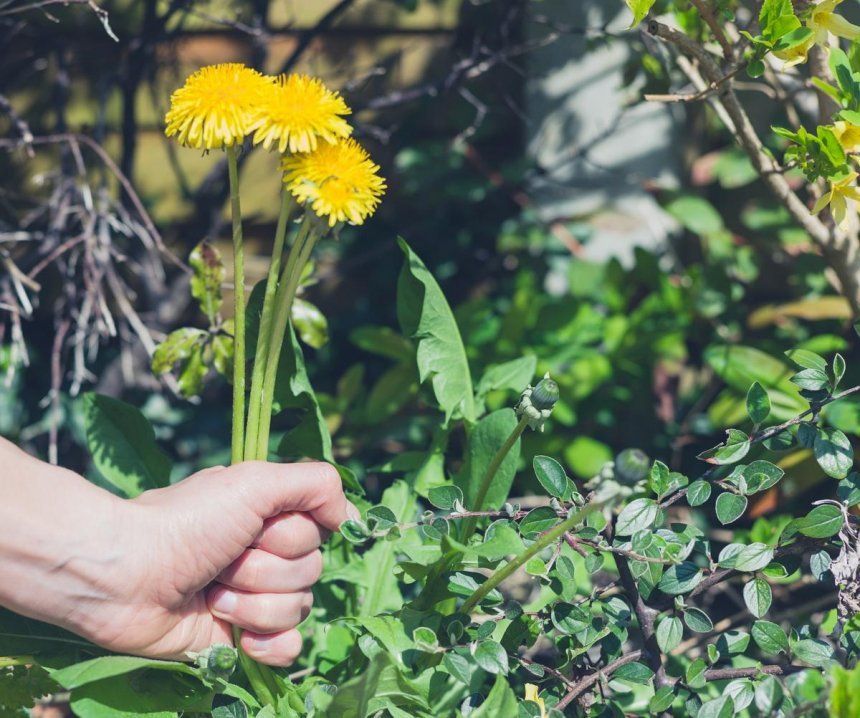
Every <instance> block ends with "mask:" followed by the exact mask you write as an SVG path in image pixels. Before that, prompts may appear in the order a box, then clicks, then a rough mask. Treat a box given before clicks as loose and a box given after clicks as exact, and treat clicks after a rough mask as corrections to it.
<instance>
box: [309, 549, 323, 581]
mask: <svg viewBox="0 0 860 718" xmlns="http://www.w3.org/2000/svg"><path fill="white" fill-rule="evenodd" d="M308 563H309V570H308V572H309V574H310V578H311V582H312V583H316V582H317V581H318V580H319V577H320V576H322V572H323V555H322V551H319V550H317V551H312V552H311V553H310V554H308Z"/></svg>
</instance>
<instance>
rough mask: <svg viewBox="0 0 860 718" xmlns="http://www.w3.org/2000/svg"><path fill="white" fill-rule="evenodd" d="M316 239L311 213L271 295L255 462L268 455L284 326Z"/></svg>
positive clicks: (303, 224) (300, 229) (286, 323)
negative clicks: (269, 337) (271, 309)
mask: <svg viewBox="0 0 860 718" xmlns="http://www.w3.org/2000/svg"><path fill="white" fill-rule="evenodd" d="M318 238H319V234H318V233H317V231H316V229H315V228H314V226H313V219H312V217H311V213H308V214H305V218H304V220H303V222H302V226H301V227H300V228H299V232H298V235H297V236H296V240H295V242H294V243H293V248H292V250H291V251H290V257H289V259H288V260H287V266H285V267H284V272H283V275H282V277H281V281H280V282H279V284H278V292H277V294H276V296H275V308H274V316H273V318H272V334H271V339H270V342H269V351H268V353H267V355H266V366H265V371H264V375H263V391H262V396H261V403H260V416H259V423H258V425H257V426H258V428H257V448H256V454H255V456H254V458H256V459H260V460H265V459H266V458H267V457H268V455H269V429H270V427H271V424H272V403H273V400H274V395H275V382H276V381H277V378H278V362H279V360H280V358H281V349H282V348H283V344H284V337H285V336H286V333H287V326H289V323H290V313H291V311H292V308H293V299H295V296H296V291H297V290H298V288H299V282H300V281H301V277H302V272H303V271H304V268H305V265H306V264H307V262H308V259H310V256H311V252H312V251H313V248H314V245H315V244H316V242H317V239H318Z"/></svg>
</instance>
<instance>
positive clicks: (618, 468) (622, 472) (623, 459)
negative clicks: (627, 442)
mask: <svg viewBox="0 0 860 718" xmlns="http://www.w3.org/2000/svg"><path fill="white" fill-rule="evenodd" d="M650 466H651V460H650V459H649V458H648V455H647V454H646V453H645V452H644V451H642V450H641V449H624V451H622V452H621V453H620V454H618V456H616V457H615V474H616V476H617V478H618V479H619V480H620V481H621V482H622V483H625V484H635V483H636V482H637V481H642V479H644V478H645V477H646V476H647V475H648V469H649V468H650Z"/></svg>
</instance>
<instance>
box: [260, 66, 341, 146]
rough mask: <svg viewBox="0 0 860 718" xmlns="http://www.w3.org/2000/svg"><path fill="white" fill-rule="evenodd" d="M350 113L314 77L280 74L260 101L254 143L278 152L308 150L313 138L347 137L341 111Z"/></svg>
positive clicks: (331, 138) (330, 141)
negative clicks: (261, 101)
mask: <svg viewBox="0 0 860 718" xmlns="http://www.w3.org/2000/svg"><path fill="white" fill-rule="evenodd" d="M349 113H350V109H349V107H347V105H346V102H344V100H343V98H342V97H341V96H340V94H338V93H337V92H332V91H331V90H329V89H328V88H327V87H326V86H325V85H324V84H323V83H322V82H320V81H319V80H318V79H316V78H315V77H308V76H307V75H281V76H280V77H278V79H277V80H276V81H275V82H274V86H273V90H272V91H271V92H269V93H268V94H267V95H266V98H265V100H264V101H263V103H262V104H261V105H260V111H259V115H258V117H257V120H256V121H255V123H254V129H255V130H256V132H255V133H254V144H262V145H263V147H265V148H266V149H269V148H270V147H272V146H276V147H277V148H278V152H281V153H283V152H286V151H287V149H289V151H290V152H311V151H313V150H315V149H316V148H317V140H318V139H323V140H325V141H326V142H328V143H330V144H334V143H336V142H337V141H338V140H340V139H342V138H344V137H349V136H350V134H352V128H351V127H350V126H349V123H347V121H346V120H345V119H343V117H341V115H348V114H349Z"/></svg>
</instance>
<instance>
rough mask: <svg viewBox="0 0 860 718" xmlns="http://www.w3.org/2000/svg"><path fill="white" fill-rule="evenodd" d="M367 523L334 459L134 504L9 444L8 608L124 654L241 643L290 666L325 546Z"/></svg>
mask: <svg viewBox="0 0 860 718" xmlns="http://www.w3.org/2000/svg"><path fill="white" fill-rule="evenodd" d="M356 515H357V512H356V509H355V507H353V506H352V505H351V504H350V503H349V502H348V501H347V500H346V498H345V497H344V494H343V491H342V489H341V482H340V478H339V477H338V475H337V472H336V471H335V470H334V469H333V468H332V467H331V466H329V465H328V464H323V463H300V464H272V463H266V462H258V461H255V462H245V463H242V464H238V465H236V466H231V467H226V468H225V467H218V468H213V469H207V470H205V471H201V472H199V473H197V474H194V475H193V476H190V477H189V478H187V479H185V480H184V481H181V482H179V483H178V484H174V485H173V486H170V487H169V488H165V489H158V490H155V491H147V492H145V493H143V494H141V495H140V496H139V497H137V498H136V499H133V500H124V499H120V498H117V497H116V496H114V495H112V494H110V493H109V492H107V491H104V490H103V489H100V488H98V487H96V486H94V485H93V484H91V483H90V482H88V481H87V480H86V479H84V478H83V477H81V476H79V475H78V474H76V473H74V472H72V471H69V470H67V469H63V468H60V467H56V466H51V465H49V464H46V463H43V462H41V461H39V460H37V459H34V458H33V457H31V456H29V455H28V454H26V453H24V452H23V451H21V450H20V449H18V448H17V447H15V446H14V445H13V444H11V443H9V442H8V441H6V440H4V439H2V438H0V605H2V606H5V607H7V608H9V609H11V610H13V611H16V612H18V613H21V614H24V615H27V616H30V617H31V618H36V619H39V620H42V621H47V622H48V623H53V624H56V625H58V626H62V627H63V628H66V629H68V630H70V631H73V632H75V633H77V634H79V635H81V636H84V637H85V638H87V639H89V640H90V641H92V642H93V643H96V644H98V645H100V646H103V647H105V648H108V649H110V650H113V651H117V652H121V653H132V654H136V655H142V656H150V657H156V658H171V659H178V660H187V659H188V658H189V656H190V655H191V654H193V653H195V652H198V651H201V650H203V649H204V648H206V647H208V646H210V645H212V644H215V643H228V644H232V642H233V641H232V638H231V629H230V625H231V624H234V625H236V626H239V627H240V628H241V629H243V630H242V636H241V646H242V648H243V649H244V650H245V651H246V652H247V653H248V654H249V655H250V656H251V657H252V658H254V659H256V660H258V661H260V662H261V663H266V664H269V665H273V666H287V665H289V664H291V663H292V662H293V661H294V660H295V659H296V657H297V656H298V655H299V653H300V651H301V646H302V639H301V635H300V634H299V632H298V631H297V630H296V626H297V625H298V624H299V623H300V622H301V621H302V620H303V619H304V618H305V617H306V616H307V615H308V612H309V611H310V608H311V605H312V601H313V598H312V594H311V590H310V589H311V587H312V586H313V584H314V583H315V582H316V581H317V579H318V578H319V576H320V573H321V571H322V556H321V554H320V551H319V547H320V545H321V543H322V542H323V541H324V540H325V539H326V537H327V535H328V534H329V532H331V531H334V530H336V529H337V528H338V526H339V525H340V524H341V523H342V522H343V521H344V520H346V519H347V518H349V517H355V516H356Z"/></svg>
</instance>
